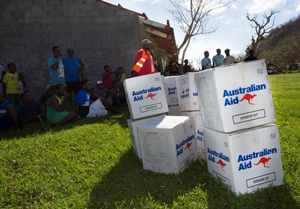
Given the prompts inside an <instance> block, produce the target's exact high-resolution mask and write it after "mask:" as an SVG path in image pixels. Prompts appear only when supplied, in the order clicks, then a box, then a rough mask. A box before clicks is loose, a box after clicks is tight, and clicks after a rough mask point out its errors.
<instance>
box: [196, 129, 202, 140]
mask: <svg viewBox="0 0 300 209" xmlns="http://www.w3.org/2000/svg"><path fill="white" fill-rule="evenodd" d="M197 140H199V141H202V140H203V132H202V131H200V130H199V129H198V130H197Z"/></svg>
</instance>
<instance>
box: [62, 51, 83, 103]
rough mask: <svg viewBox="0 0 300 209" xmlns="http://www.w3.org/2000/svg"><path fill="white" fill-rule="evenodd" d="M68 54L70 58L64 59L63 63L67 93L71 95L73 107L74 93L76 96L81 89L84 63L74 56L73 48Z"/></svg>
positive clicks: (70, 99)
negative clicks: (80, 77) (80, 76)
mask: <svg viewBox="0 0 300 209" xmlns="http://www.w3.org/2000/svg"><path fill="white" fill-rule="evenodd" d="M67 53H68V56H66V57H64V58H63V62H64V65H65V78H66V85H67V92H68V94H69V95H70V96H69V101H70V104H71V106H72V100H73V97H72V94H73V92H74V95H75V96H76V95H77V93H78V92H79V91H80V88H81V86H80V79H79V75H81V73H82V71H83V68H84V63H83V62H82V61H81V59H80V58H79V57H76V56H74V49H73V48H68V50H67Z"/></svg>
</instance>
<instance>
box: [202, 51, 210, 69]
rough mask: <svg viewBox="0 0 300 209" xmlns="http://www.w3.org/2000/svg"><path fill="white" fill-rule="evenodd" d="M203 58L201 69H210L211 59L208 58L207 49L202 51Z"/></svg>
mask: <svg viewBox="0 0 300 209" xmlns="http://www.w3.org/2000/svg"><path fill="white" fill-rule="evenodd" d="M204 56H205V57H204V58H203V59H202V60H201V65H202V70H206V69H210V68H211V60H210V59H209V58H208V57H209V53H208V51H205V52H204Z"/></svg>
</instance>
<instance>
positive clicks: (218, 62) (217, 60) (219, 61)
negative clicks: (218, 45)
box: [212, 49, 224, 67]
mask: <svg viewBox="0 0 300 209" xmlns="http://www.w3.org/2000/svg"><path fill="white" fill-rule="evenodd" d="M223 59H224V56H223V55H222V54H221V49H217V54H216V55H215V56H214V57H213V59H212V61H213V67H220V66H222V65H223Z"/></svg>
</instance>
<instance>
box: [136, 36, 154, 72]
mask: <svg viewBox="0 0 300 209" xmlns="http://www.w3.org/2000/svg"><path fill="white" fill-rule="evenodd" d="M150 44H151V41H150V40H149V39H144V40H143V41H142V49H140V50H139V51H138V53H137V55H136V57H135V61H136V64H135V65H134V67H133V70H135V71H136V72H137V73H138V75H139V76H142V75H148V74H151V73H154V72H155V69H154V65H153V60H152V56H151V54H150Z"/></svg>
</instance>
